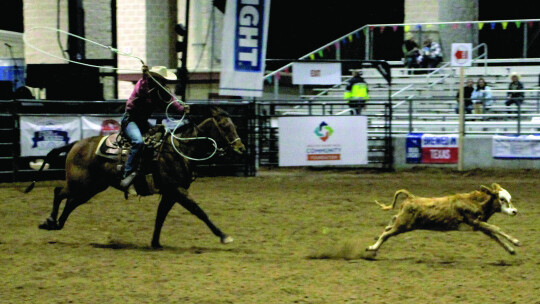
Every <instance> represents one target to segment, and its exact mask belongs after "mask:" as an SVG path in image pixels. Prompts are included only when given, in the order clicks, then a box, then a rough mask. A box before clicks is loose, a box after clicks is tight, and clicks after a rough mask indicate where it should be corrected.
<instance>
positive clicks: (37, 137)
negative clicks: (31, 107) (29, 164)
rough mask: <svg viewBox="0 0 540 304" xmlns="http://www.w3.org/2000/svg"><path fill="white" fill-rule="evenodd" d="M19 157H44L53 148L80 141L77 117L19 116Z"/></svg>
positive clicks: (79, 125)
mask: <svg viewBox="0 0 540 304" xmlns="http://www.w3.org/2000/svg"><path fill="white" fill-rule="evenodd" d="M20 132H21V133H20V135H21V156H45V155H47V153H49V151H51V150H52V149H53V148H56V147H61V146H64V145H67V144H68V143H71V142H74V141H77V140H80V139H81V120H80V118H79V117H77V116H47V117H43V116H21V117H20Z"/></svg>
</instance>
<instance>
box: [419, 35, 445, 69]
mask: <svg viewBox="0 0 540 304" xmlns="http://www.w3.org/2000/svg"><path fill="white" fill-rule="evenodd" d="M441 62H442V51H441V46H440V45H439V44H438V43H437V42H434V41H432V40H431V39H429V38H428V39H426V41H424V47H423V48H422V57H421V64H420V66H421V67H423V68H430V69H433V68H436V67H437V66H438V65H439V63H441Z"/></svg>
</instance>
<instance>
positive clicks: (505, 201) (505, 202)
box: [480, 183, 518, 216]
mask: <svg viewBox="0 0 540 304" xmlns="http://www.w3.org/2000/svg"><path fill="white" fill-rule="evenodd" d="M480 190H481V191H482V192H485V193H487V194H489V195H491V196H492V197H493V207H494V209H495V210H494V211H495V212H502V213H504V214H507V215H512V216H514V215H516V214H517V212H518V211H517V209H516V207H514V205H512V196H511V195H510V193H509V192H508V191H506V189H504V188H502V187H501V186H500V185H499V184H496V183H493V184H491V188H488V187H486V186H481V187H480Z"/></svg>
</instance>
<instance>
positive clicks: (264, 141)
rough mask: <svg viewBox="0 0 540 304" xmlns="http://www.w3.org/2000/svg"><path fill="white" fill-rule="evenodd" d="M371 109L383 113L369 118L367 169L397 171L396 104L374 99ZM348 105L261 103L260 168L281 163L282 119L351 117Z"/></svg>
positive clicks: (258, 106) (328, 102) (258, 133)
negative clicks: (279, 120) (394, 140)
mask: <svg viewBox="0 0 540 304" xmlns="http://www.w3.org/2000/svg"><path fill="white" fill-rule="evenodd" d="M369 105H370V106H377V107H380V108H381V114H377V115H367V119H368V165H364V166H359V167H365V168H373V169H381V170H393V152H392V129H391V123H390V122H391V120H392V103H391V101H389V100H370V101H369ZM347 108H348V104H347V103H346V102H343V101H325V102H320V101H319V102H299V101H278V102H276V101H264V102H263V101H259V102H257V118H258V125H257V130H258V132H257V137H258V141H257V143H258V146H257V155H258V164H259V165H260V166H269V167H276V166H278V160H279V153H278V152H279V151H278V146H279V145H278V143H279V128H278V125H277V118H278V117H284V116H287V117H291V116H297V117H300V116H333V115H350V112H349V111H348V110H347Z"/></svg>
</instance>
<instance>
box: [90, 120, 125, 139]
mask: <svg viewBox="0 0 540 304" xmlns="http://www.w3.org/2000/svg"><path fill="white" fill-rule="evenodd" d="M121 120H122V117H117V116H116V117H112V116H111V117H98V116H83V117H81V124H82V138H86V137H91V136H98V135H109V134H112V133H115V132H120V122H121Z"/></svg>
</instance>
